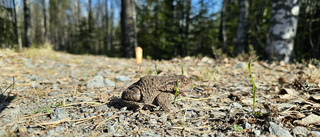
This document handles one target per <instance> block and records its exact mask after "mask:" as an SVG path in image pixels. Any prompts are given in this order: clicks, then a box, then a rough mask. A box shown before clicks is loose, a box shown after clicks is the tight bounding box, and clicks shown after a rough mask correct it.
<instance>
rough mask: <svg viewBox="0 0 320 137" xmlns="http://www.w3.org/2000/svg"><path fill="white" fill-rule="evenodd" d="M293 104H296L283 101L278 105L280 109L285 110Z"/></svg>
mask: <svg viewBox="0 0 320 137" xmlns="http://www.w3.org/2000/svg"><path fill="white" fill-rule="evenodd" d="M292 106H294V105H293V104H289V103H281V104H279V105H278V111H284V110H286V109H288V108H291V107H292Z"/></svg>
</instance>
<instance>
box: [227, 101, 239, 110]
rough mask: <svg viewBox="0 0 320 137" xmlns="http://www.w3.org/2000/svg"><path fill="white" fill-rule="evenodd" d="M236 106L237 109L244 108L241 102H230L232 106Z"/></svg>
mask: <svg viewBox="0 0 320 137" xmlns="http://www.w3.org/2000/svg"><path fill="white" fill-rule="evenodd" d="M231 108H236V109H242V105H241V104H239V103H238V102H233V103H232V104H230V108H229V109H231Z"/></svg>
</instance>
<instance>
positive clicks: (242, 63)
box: [236, 62, 246, 69]
mask: <svg viewBox="0 0 320 137" xmlns="http://www.w3.org/2000/svg"><path fill="white" fill-rule="evenodd" d="M245 66H246V65H245V63H244V62H240V63H238V64H237V65H236V68H237V69H239V68H244V67H245Z"/></svg>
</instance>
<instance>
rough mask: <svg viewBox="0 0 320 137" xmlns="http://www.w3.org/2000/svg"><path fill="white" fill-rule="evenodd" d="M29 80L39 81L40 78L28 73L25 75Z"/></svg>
mask: <svg viewBox="0 0 320 137" xmlns="http://www.w3.org/2000/svg"><path fill="white" fill-rule="evenodd" d="M27 78H29V79H30V80H31V81H40V80H41V79H42V78H41V77H39V76H36V75H29V76H27Z"/></svg>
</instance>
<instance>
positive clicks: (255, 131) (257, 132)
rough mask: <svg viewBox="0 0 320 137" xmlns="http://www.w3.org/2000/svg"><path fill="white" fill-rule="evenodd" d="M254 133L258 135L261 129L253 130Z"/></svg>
mask: <svg viewBox="0 0 320 137" xmlns="http://www.w3.org/2000/svg"><path fill="white" fill-rule="evenodd" d="M253 133H254V135H256V136H260V134H261V131H260V130H253Z"/></svg>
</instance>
